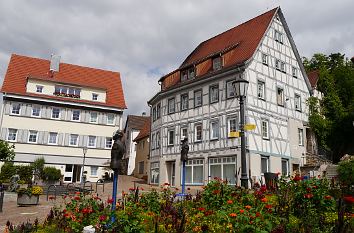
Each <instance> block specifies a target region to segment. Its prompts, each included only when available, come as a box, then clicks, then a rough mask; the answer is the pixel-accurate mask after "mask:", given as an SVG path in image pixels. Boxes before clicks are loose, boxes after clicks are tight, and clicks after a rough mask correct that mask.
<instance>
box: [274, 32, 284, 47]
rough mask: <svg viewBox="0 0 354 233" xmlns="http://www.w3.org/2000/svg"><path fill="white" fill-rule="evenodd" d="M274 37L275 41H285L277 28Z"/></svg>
mask: <svg viewBox="0 0 354 233" xmlns="http://www.w3.org/2000/svg"><path fill="white" fill-rule="evenodd" d="M274 39H275V41H278V42H279V43H281V44H282V43H283V34H282V33H281V32H279V31H277V30H275V32H274Z"/></svg>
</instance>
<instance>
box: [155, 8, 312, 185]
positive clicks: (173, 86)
mask: <svg viewBox="0 0 354 233" xmlns="http://www.w3.org/2000/svg"><path fill="white" fill-rule="evenodd" d="M236 77H242V78H244V79H246V80H248V81H249V88H248V92H247V98H246V107H245V108H246V121H247V123H248V124H254V125H255V126H256V128H255V129H254V130H252V131H247V133H246V137H247V143H246V144H247V147H246V148H247V151H246V153H247V155H246V157H247V171H248V175H249V177H251V179H253V180H254V181H259V180H260V179H262V176H263V174H264V173H265V172H274V173H277V172H280V173H283V174H291V173H292V172H293V171H294V170H298V169H299V167H300V166H301V165H302V164H303V163H304V155H305V153H306V148H305V146H304V145H305V138H306V137H305V135H304V134H305V132H306V130H305V125H306V123H307V121H308V110H307V106H306V102H305V101H306V99H307V98H308V97H309V96H310V93H311V86H310V83H309V81H308V78H307V76H306V73H305V70H304V67H303V65H302V62H301V59H300V56H299V53H298V51H297V49H296V46H295V43H294V41H293V38H292V36H291V33H290V30H289V28H288V26H287V24H286V21H285V19H284V16H283V14H282V11H281V9H280V8H275V9H273V10H271V11H268V12H266V13H264V14H262V15H259V16H257V17H255V18H253V19H251V20H249V21H247V22H245V23H243V24H240V25H239V26H236V27H234V28H231V29H230V30H228V31H225V32H223V33H221V34H219V35H217V36H215V37H212V38H210V39H208V40H206V41H204V42H202V43H201V44H199V46H198V47H197V48H196V49H195V50H194V51H193V52H192V53H191V54H190V55H189V56H188V57H187V58H186V59H185V61H184V62H183V63H182V65H181V66H180V67H179V68H178V69H176V70H174V71H172V72H171V73H169V74H167V75H166V76H163V77H162V78H161V79H160V80H159V83H160V85H161V91H160V92H158V93H157V94H156V95H155V96H154V97H153V98H152V99H151V100H150V101H149V105H150V106H151V112H152V116H153V117H152V124H151V136H150V139H151V149H150V168H149V169H150V172H149V182H150V183H152V184H163V183H164V182H168V183H170V184H172V185H175V186H179V185H180V184H181V162H180V141H181V139H182V138H183V137H184V136H186V137H188V141H189V147H190V150H189V161H188V162H187V170H186V173H187V175H186V183H187V185H203V184H205V183H207V182H208V180H210V179H213V178H214V177H220V178H222V179H227V180H228V181H229V182H230V183H231V184H236V183H238V184H239V182H240V175H241V174H240V170H241V168H240V166H241V158H240V157H241V156H240V143H241V140H240V138H233V137H230V136H232V134H230V133H231V132H233V131H238V128H239V103H238V102H239V101H238V99H236V98H235V97H234V89H233V86H232V82H233V81H234V80H235V79H236Z"/></svg>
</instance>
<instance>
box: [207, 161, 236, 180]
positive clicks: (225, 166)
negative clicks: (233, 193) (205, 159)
mask: <svg viewBox="0 0 354 233" xmlns="http://www.w3.org/2000/svg"><path fill="white" fill-rule="evenodd" d="M209 173H210V174H209V176H210V177H211V179H213V178H214V177H218V178H220V179H222V180H227V182H228V183H229V184H231V185H235V184H236V177H235V174H236V157H221V158H210V159H209Z"/></svg>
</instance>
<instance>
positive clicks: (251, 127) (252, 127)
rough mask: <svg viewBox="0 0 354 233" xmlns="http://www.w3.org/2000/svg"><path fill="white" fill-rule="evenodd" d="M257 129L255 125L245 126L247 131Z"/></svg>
mask: <svg viewBox="0 0 354 233" xmlns="http://www.w3.org/2000/svg"><path fill="white" fill-rule="evenodd" d="M255 128H256V125H255V124H245V130H254V129H255Z"/></svg>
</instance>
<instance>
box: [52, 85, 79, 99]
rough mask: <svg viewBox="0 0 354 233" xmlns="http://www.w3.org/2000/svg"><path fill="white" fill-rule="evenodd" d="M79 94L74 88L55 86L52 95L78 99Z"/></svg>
mask: <svg viewBox="0 0 354 233" xmlns="http://www.w3.org/2000/svg"><path fill="white" fill-rule="evenodd" d="M80 92H81V90H80V89H78V88H74V87H66V86H55V91H54V93H53V95H56V96H62V97H70V98H77V99H79V98H80Z"/></svg>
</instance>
